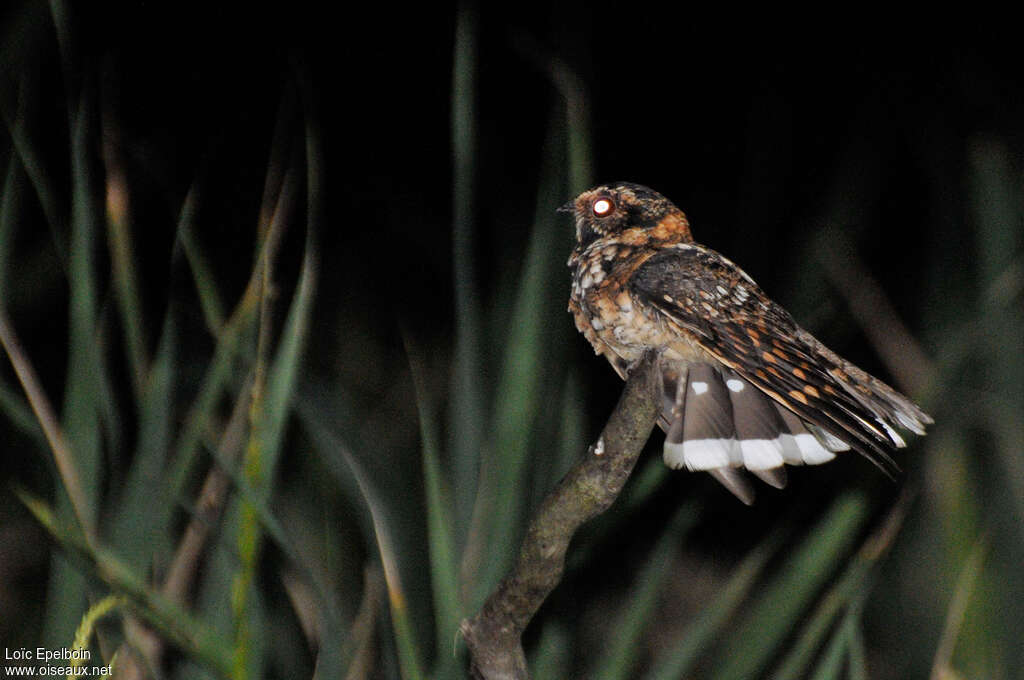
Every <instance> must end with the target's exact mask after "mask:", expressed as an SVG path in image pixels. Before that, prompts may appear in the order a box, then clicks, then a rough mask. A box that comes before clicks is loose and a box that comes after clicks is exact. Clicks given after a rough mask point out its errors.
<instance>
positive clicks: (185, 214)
mask: <svg viewBox="0 0 1024 680" xmlns="http://www.w3.org/2000/svg"><path fill="white" fill-rule="evenodd" d="M198 203H199V183H198V181H195V182H193V183H192V186H191V187H190V188H189V190H188V194H187V195H186V196H185V201H184V203H182V206H181V214H180V215H179V216H178V232H177V233H178V242H179V243H181V248H182V251H184V253H185V259H186V260H188V264H189V268H190V269H191V271H192V280H193V282H194V283H195V286H196V293H197V294H198V295H199V307H200V309H202V311H203V318H204V319H205V320H206V327H207V328H209V329H210V332H211V333H212V334H213V335H214V336H215V337H216V336H219V335H220V331H221V329H222V328H223V327H224V323H225V319H224V305H223V304H222V303H221V301H220V292H219V291H218V289H217V282H216V280H215V278H214V276H213V269H212V267H210V263H209V262H208V261H207V259H206V256H205V255H204V254H203V251H202V248H200V246H199V242H198V241H197V240H196V236H195V233H194V231H195V219H196V209H197V207H198Z"/></svg>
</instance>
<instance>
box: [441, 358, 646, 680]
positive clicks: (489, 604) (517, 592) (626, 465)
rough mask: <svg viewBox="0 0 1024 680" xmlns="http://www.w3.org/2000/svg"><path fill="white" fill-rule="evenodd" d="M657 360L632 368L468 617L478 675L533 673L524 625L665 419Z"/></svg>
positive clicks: (487, 679)
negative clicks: (598, 427)
mask: <svg viewBox="0 0 1024 680" xmlns="http://www.w3.org/2000/svg"><path fill="white" fill-rule="evenodd" d="M657 363H658V362H657V357H656V356H655V355H653V354H648V355H647V356H645V357H644V359H643V360H642V361H640V362H639V363H638V364H637V365H636V366H635V367H634V368H633V370H632V371H631V372H630V376H629V380H628V381H627V382H626V387H625V389H624V390H623V392H622V396H621V397H620V398H619V403H618V404H617V405H616V407H615V410H614V411H612V414H611V417H610V418H609V419H608V423H607V424H606V425H605V427H604V431H603V432H602V433H601V437H600V438H599V439H598V440H597V443H596V444H594V445H593V446H591V447H590V449H589V450H588V452H587V454H586V455H585V456H584V457H583V459H582V460H580V461H579V462H578V463H576V465H575V466H573V468H572V469H571V470H569V472H568V473H567V474H566V475H565V477H563V478H562V481H560V482H559V483H558V486H556V487H555V489H554V490H553V491H552V492H551V493H550V494H548V496H547V498H545V499H544V502H543V503H542V504H541V506H540V508H538V510H537V513H536V515H535V516H534V518H533V520H532V521H531V522H530V526H529V528H528V529H527V530H526V537H525V538H524V539H523V545H522V547H521V548H520V550H519V558H518V560H517V561H516V564H515V566H514V567H513V569H512V572H511V573H510V574H509V575H508V576H506V577H505V579H504V580H503V581H502V582H501V583H500V584H498V587H497V589H496V590H495V591H494V592H493V593H491V595H490V597H488V598H487V601H486V602H484V605H483V607H482V608H481V609H480V611H479V613H477V615H476V616H474V617H473V618H471V619H466V620H464V621H463V622H462V625H461V626H460V630H461V632H462V635H463V637H464V638H465V639H466V645H467V646H468V648H469V654H470V661H471V665H470V672H471V673H472V675H473V677H474V678H482V679H484V680H496V679H499V678H500V679H505V678H508V679H519V678H528V677H529V674H528V673H527V670H526V656H525V655H524V653H523V647H522V643H521V640H520V638H521V636H522V634H523V630H525V628H526V626H527V624H528V623H529V622H530V619H531V618H533V615H534V614H535V613H536V612H537V609H538V608H540V605H541V604H542V603H543V602H544V600H545V598H547V596H548V594H549V593H550V592H551V591H552V590H554V588H555V586H556V585H558V582H559V581H560V580H561V578H562V572H563V570H564V568H565V553H566V550H567V549H568V547H569V541H570V539H571V538H572V536H573V534H574V533H576V530H577V529H578V528H579V527H580V525H582V524H583V523H584V522H586V521H587V520H589V519H591V518H592V517H595V516H596V515H598V514H600V513H602V512H604V511H605V510H606V509H607V508H608V507H609V506H610V505H611V504H612V502H613V501H614V500H615V498H616V497H617V496H618V495H619V492H620V491H621V490H622V486H623V484H625V482H626V479H627V478H628V477H629V473H630V472H632V470H633V466H634V465H635V464H636V461H637V458H639V456H640V452H641V451H642V450H643V447H644V444H645V443H646V442H647V438H648V437H649V436H650V434H651V430H652V429H653V428H654V424H655V422H656V420H657V417H658V399H657V398H656V395H657V394H658V389H657V388H658V377H659V375H658V372H657V371H656V370H655V367H656V366H657Z"/></svg>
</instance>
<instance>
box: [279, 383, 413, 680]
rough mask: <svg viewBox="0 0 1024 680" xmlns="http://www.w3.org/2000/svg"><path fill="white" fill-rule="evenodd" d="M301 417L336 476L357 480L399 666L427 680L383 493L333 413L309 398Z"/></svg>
mask: <svg viewBox="0 0 1024 680" xmlns="http://www.w3.org/2000/svg"><path fill="white" fill-rule="evenodd" d="M297 410H298V414H299V417H300V419H301V421H302V424H303V426H304V427H305V429H306V431H307V432H308V433H309V435H310V437H311V439H312V440H313V443H314V445H315V446H316V447H317V448H318V449H319V450H320V451H321V454H322V456H323V458H324V460H325V461H327V463H328V464H329V465H331V466H332V471H333V472H334V474H335V476H336V477H338V478H339V479H341V480H343V479H344V476H345V474H351V475H352V477H354V479H355V482H356V485H357V488H358V492H359V498H358V501H359V502H360V504H363V505H365V507H366V508H367V511H368V513H367V514H368V515H369V517H370V531H369V538H370V539H371V540H372V541H373V542H374V543H375V545H376V548H377V552H378V554H379V556H380V561H381V565H382V567H383V570H384V582H385V584H386V586H387V592H388V604H389V609H390V613H391V625H392V628H393V631H394V642H395V647H396V651H397V655H398V662H399V663H398V665H399V668H400V672H401V676H402V678H403V679H404V680H418V679H419V678H423V677H426V676H425V673H424V670H423V663H422V661H421V656H420V653H419V645H418V643H417V639H416V638H417V636H416V631H415V628H414V627H413V625H412V623H411V620H410V616H409V602H408V597H407V595H406V591H405V588H404V586H403V584H402V577H401V572H400V569H399V561H398V553H397V550H396V543H395V538H394V533H395V532H394V531H393V530H392V528H391V522H392V520H391V519H390V513H389V509H388V506H387V504H386V503H385V502H384V500H383V496H382V494H381V493H380V492H379V490H378V489H377V488H376V487H375V485H374V476H373V474H372V473H371V471H370V470H369V469H368V468H367V467H366V466H365V465H364V464H363V462H362V460H361V459H360V458H359V456H357V455H355V454H354V452H353V451H352V450H351V448H350V447H349V446H348V443H347V442H345V441H344V440H343V439H342V438H341V437H339V436H338V435H337V434H336V433H335V432H334V431H333V430H332V429H331V428H330V427H329V426H328V425H326V423H328V422H332V420H333V418H331V417H330V414H328V413H325V412H323V411H322V410H321V409H320V408H318V407H317V406H316V404H315V403H314V402H313V401H312V400H310V399H309V398H305V399H301V400H300V401H299V403H298V409H297ZM339 459H340V460H341V461H343V465H344V467H345V468H346V470H345V471H344V472H343V471H342V470H340V469H338V466H337V465H335V462H336V461H338V460H339Z"/></svg>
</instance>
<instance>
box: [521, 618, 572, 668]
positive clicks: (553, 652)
mask: <svg viewBox="0 0 1024 680" xmlns="http://www.w3.org/2000/svg"><path fill="white" fill-rule="evenodd" d="M571 651H572V636H571V635H570V634H569V631H567V630H566V629H565V627H564V626H562V625H560V624H559V623H557V622H548V623H546V624H544V628H543V630H541V633H540V640H539V641H538V643H537V651H536V653H535V654H534V656H533V658H532V659H531V663H530V672H531V676H532V677H533V678H535V679H536V680H563V678H566V677H568V672H569V670H568V669H569V654H570V652H571Z"/></svg>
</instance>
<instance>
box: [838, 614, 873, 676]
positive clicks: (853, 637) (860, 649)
mask: <svg viewBox="0 0 1024 680" xmlns="http://www.w3.org/2000/svg"><path fill="white" fill-rule="evenodd" d="M862 613H863V612H862V610H861V609H860V608H859V607H853V608H852V609H850V610H849V611H848V612H847V613H846V619H845V620H844V621H843V627H844V628H845V631H844V633H845V635H846V647H847V650H848V651H849V659H850V680H868V661H867V656H868V655H867V650H866V649H865V648H864V635H863V634H862V633H861V626H862V623H861V615H862Z"/></svg>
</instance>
